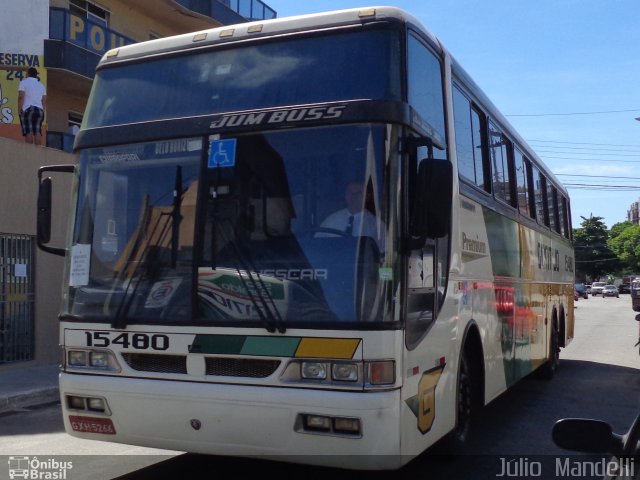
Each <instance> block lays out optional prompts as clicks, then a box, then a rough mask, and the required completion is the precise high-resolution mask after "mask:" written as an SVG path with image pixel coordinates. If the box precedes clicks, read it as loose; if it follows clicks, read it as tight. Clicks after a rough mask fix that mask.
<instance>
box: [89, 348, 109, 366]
mask: <svg viewBox="0 0 640 480" xmlns="http://www.w3.org/2000/svg"><path fill="white" fill-rule="evenodd" d="M89 358H90V359H91V362H90V365H91V366H92V367H94V368H108V367H109V353H108V352H91V354H90V355H89Z"/></svg>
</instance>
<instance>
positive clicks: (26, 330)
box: [0, 234, 35, 364]
mask: <svg viewBox="0 0 640 480" xmlns="http://www.w3.org/2000/svg"><path fill="white" fill-rule="evenodd" d="M34 247H35V241H34V238H33V237H31V236H29V235H13V234H0V279H1V280H2V285H0V364H3V363H9V362H22V361H26V360H33V358H34V343H35V341H34V310H35V305H34V296H35V295H34V281H33V263H34V262H33V260H34Z"/></svg>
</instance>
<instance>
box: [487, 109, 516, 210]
mask: <svg viewBox="0 0 640 480" xmlns="http://www.w3.org/2000/svg"><path fill="white" fill-rule="evenodd" d="M510 151H511V142H510V141H509V140H508V139H507V137H506V136H505V135H504V134H503V133H502V131H501V130H500V129H499V128H498V127H497V126H496V125H495V124H494V123H493V122H491V121H490V122H489V152H490V157H491V168H492V173H493V194H494V195H495V197H496V198H499V199H500V200H502V201H504V202H506V203H508V204H509V205H514V204H515V200H514V198H513V193H512V191H511V188H512V182H511V179H512V178H513V173H512V172H513V164H512V162H511V158H510V157H511V155H510Z"/></svg>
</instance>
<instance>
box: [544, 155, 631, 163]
mask: <svg viewBox="0 0 640 480" xmlns="http://www.w3.org/2000/svg"><path fill="white" fill-rule="evenodd" d="M540 158H553V159H557V160H575V161H576V162H620V163H640V160H614V159H612V158H574V157H550V156H548V155H540Z"/></svg>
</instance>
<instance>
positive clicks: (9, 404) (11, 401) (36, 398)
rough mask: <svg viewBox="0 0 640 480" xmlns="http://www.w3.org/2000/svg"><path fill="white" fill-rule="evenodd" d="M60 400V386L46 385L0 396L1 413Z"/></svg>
mask: <svg viewBox="0 0 640 480" xmlns="http://www.w3.org/2000/svg"><path fill="white" fill-rule="evenodd" d="M59 400H60V393H59V390H58V387H45V388H39V389H36V390H31V391H24V392H20V393H16V394H11V395H9V396H6V397H4V398H0V414H2V413H6V412H10V411H13V410H19V409H21V408H26V407H34V406H38V405H44V404H47V403H54V402H57V401H59Z"/></svg>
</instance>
